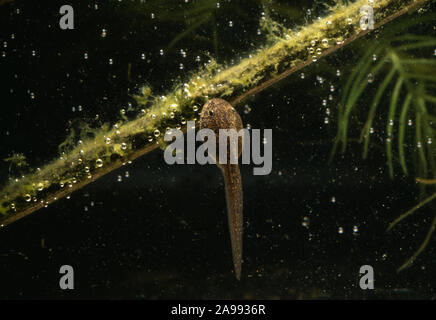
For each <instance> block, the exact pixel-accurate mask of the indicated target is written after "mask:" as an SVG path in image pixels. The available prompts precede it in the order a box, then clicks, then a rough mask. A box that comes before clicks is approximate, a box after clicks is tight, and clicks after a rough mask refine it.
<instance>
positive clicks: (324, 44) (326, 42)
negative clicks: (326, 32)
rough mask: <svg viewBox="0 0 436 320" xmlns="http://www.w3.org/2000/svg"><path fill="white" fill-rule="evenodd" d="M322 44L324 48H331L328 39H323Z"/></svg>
mask: <svg viewBox="0 0 436 320" xmlns="http://www.w3.org/2000/svg"><path fill="white" fill-rule="evenodd" d="M321 43H322V45H323V46H324V47H328V46H329V41H328V39H326V38H324V39H322V41H321Z"/></svg>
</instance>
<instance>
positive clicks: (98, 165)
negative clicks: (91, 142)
mask: <svg viewBox="0 0 436 320" xmlns="http://www.w3.org/2000/svg"><path fill="white" fill-rule="evenodd" d="M95 165H96V166H97V168H101V167H103V160H101V159H97V160H96V161H95Z"/></svg>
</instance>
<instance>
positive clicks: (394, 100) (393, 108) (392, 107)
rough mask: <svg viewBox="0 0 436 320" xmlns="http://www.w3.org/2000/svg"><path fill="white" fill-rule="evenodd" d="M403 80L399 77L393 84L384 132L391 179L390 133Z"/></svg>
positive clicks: (392, 174)
mask: <svg viewBox="0 0 436 320" xmlns="http://www.w3.org/2000/svg"><path fill="white" fill-rule="evenodd" d="M403 82H404V79H403V78H402V77H399V78H398V80H397V83H396V84H395V89H394V92H393V94H392V99H391V104H390V107H389V115H388V119H389V121H388V122H387V124H386V132H387V138H386V154H387V158H388V166H389V176H390V177H391V178H393V177H394V167H393V164H392V140H391V137H392V135H393V134H392V131H393V127H394V117H395V113H396V109H397V103H398V96H399V94H400V90H401V87H402V85H403Z"/></svg>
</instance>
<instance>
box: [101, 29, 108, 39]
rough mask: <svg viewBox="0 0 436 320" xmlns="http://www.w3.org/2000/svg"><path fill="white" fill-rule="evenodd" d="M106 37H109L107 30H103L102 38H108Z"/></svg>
mask: <svg viewBox="0 0 436 320" xmlns="http://www.w3.org/2000/svg"><path fill="white" fill-rule="evenodd" d="M106 35H107V31H106V29H101V37H102V38H106Z"/></svg>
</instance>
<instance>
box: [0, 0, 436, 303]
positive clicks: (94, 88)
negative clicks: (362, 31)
mask: <svg viewBox="0 0 436 320" xmlns="http://www.w3.org/2000/svg"><path fill="white" fill-rule="evenodd" d="M171 3H172V4H171ZM205 3H210V1H196V2H193V1H189V2H188V3H183V2H182V1H174V2H171V1H162V0H159V1H128V0H124V1H104V2H103V1H71V2H70V4H71V5H73V7H74V9H75V30H69V31H63V30H61V29H60V28H59V26H58V21H59V17H60V15H59V13H58V12H59V8H60V6H61V5H63V4H64V3H63V2H62V1H44V2H40V1H18V0H17V1H12V2H10V3H7V4H3V5H1V6H0V79H1V80H0V81H1V86H0V93H1V95H0V104H1V108H0V141H1V143H0V158H2V159H3V158H7V157H9V156H10V155H11V154H12V152H17V153H18V152H21V153H24V154H25V155H26V156H27V159H28V162H29V163H30V165H31V166H32V167H38V166H42V165H43V164H44V163H46V162H47V161H49V160H51V159H52V158H54V157H56V156H57V154H58V153H57V152H58V151H57V146H58V145H59V144H60V143H61V142H62V141H63V140H64V139H65V137H66V136H67V135H68V134H69V132H70V131H69V130H70V129H71V128H77V127H78V126H80V121H84V122H87V123H91V124H92V125H94V126H98V125H101V124H102V123H104V122H107V121H112V122H113V121H115V120H117V119H119V118H120V109H123V108H124V109H126V110H127V109H128V108H129V105H128V104H129V102H130V103H132V106H133V108H134V107H135V105H134V104H133V99H132V98H131V94H132V93H135V92H137V90H138V89H139V88H140V86H141V85H142V84H145V83H147V84H149V85H150V86H151V87H152V89H153V93H154V94H157V95H162V94H165V92H166V91H168V90H170V88H171V87H172V86H173V85H174V84H175V83H178V82H180V81H183V79H187V77H188V76H189V72H190V71H195V70H196V69H197V68H198V67H200V66H202V65H203V63H205V62H206V61H207V60H208V59H209V58H208V55H207V53H208V54H210V55H211V56H213V57H215V58H217V60H218V61H219V62H222V63H229V62H230V61H231V59H235V61H237V59H238V58H240V57H244V56H245V55H246V54H247V53H248V52H250V51H253V50H254V49H255V48H257V47H259V46H260V45H261V44H263V43H264V35H263V34H261V35H258V34H257V29H258V21H259V18H260V15H261V12H262V7H261V6H260V5H259V2H253V4H252V5H250V6H249V5H247V4H246V3H245V4H244V3H243V2H238V1H220V7H219V8H216V2H213V3H212V6H211V8H212V9H207V10H206V12H208V13H209V14H210V16H208V20H207V22H206V23H204V24H203V25H202V26H200V27H199V28H198V29H196V30H195V31H194V32H193V33H191V34H189V35H188V36H186V37H184V38H182V39H181V40H180V41H179V42H177V43H176V44H175V45H174V46H173V47H172V48H168V45H169V44H170V43H171V41H172V40H173V39H174V38H175V37H176V36H177V35H178V34H179V33H180V32H181V31H183V30H186V29H187V26H186V23H191V24H192V23H194V22H195V21H196V20H198V19H199V18H198V17H197V16H192V12H191V11H190V10H191V9H193V8H194V9H195V8H196V7H197V8H199V6H200V5H204V4H205ZM281 3H283V1H282V2H281ZM96 5H97V7H96ZM208 8H209V7H208ZM292 8H294V9H295V10H294V12H293V14H292V15H291V16H284V15H280V14H278V13H277V14H276V16H275V17H276V18H277V19H281V21H282V22H284V23H285V24H287V25H288V26H289V27H292V26H294V25H300V24H301V23H305V22H306V21H310V20H311V19H313V18H314V17H316V15H317V14H322V13H323V6H322V5H320V3H319V2H312V1H296V2H295V4H294V5H292ZM308 9H312V11H311V14H308V12H307V10H308ZM430 9H432V7H431V8H430ZM433 9H434V8H433ZM208 10H209V11H208ZM151 13H153V14H154V18H152V15H151ZM192 17H194V19H192ZM412 18H413V15H411V16H410V17H405V18H402V19H412ZM230 21H232V23H231V24H232V26H230ZM386 28H389V25H388V26H386ZM102 29H105V30H106V36H105V37H102ZM422 30H431V24H428V25H424V26H420V27H417V29H416V30H412V31H416V32H422ZM214 34H216V39H217V42H215V43H214V41H213V37H214V36H213V35H214ZM433 34H434V27H433ZM374 39H376V36H375V35H372V36H370V37H367V38H366V39H364V40H360V43H357V44H355V45H352V46H350V48H347V49H344V50H340V51H339V52H337V53H334V54H332V55H331V56H330V57H328V58H327V59H324V60H322V61H320V62H319V63H316V64H314V65H313V66H310V67H308V68H306V69H304V70H303V73H304V79H302V78H301V73H298V74H294V75H293V76H292V77H290V78H289V79H287V80H284V81H283V82H281V83H280V84H278V85H276V86H275V87H274V88H271V89H268V90H266V91H264V92H262V93H260V94H258V95H257V96H256V97H254V98H253V99H251V100H250V101H248V102H247V105H248V106H249V108H251V111H250V112H247V111H248V110H249V109H248V108H246V107H244V104H243V105H242V106H240V107H239V110H240V112H241V116H242V119H243V121H244V123H245V124H247V123H249V124H250V125H251V127H252V128H260V129H263V128H272V129H273V171H272V173H271V174H270V175H268V176H253V175H252V166H242V179H243V184H244V215H245V234H244V264H243V275H242V279H241V281H240V282H237V281H236V280H235V278H234V275H233V273H232V266H233V265H232V261H231V250H230V241H229V235H228V230H227V217H226V212H225V199H224V188H223V179H222V177H221V175H220V172H219V170H218V169H217V168H215V167H213V166H200V165H184V166H168V165H166V164H165V162H164V161H163V154H162V152H161V151H155V152H153V153H151V154H148V155H146V156H145V157H143V158H141V159H138V160H137V161H135V162H134V163H132V164H131V165H128V166H125V167H122V168H120V169H119V170H116V171H115V172H112V173H110V174H108V175H107V176H105V177H103V178H101V179H99V180H98V181H96V182H94V183H93V184H91V185H89V186H87V187H85V188H83V189H82V190H79V191H77V192H76V193H74V194H73V195H72V196H71V199H63V200H61V201H58V202H57V203H55V204H52V205H50V206H49V207H48V208H45V209H43V210H40V211H39V212H37V213H34V214H32V215H31V216H29V217H27V218H25V219H22V220H21V221H18V222H16V223H14V224H12V225H10V226H8V227H7V228H4V229H2V230H0V298H2V299H9V298H147V299H149V298H266V299H270V298H281V299H295V298H306V299H309V298H328V299H329V298H339V299H345V298H346V299H367V298H380V299H395V298H402V299H433V298H435V296H436V294H435V288H436V280H435V277H434V275H435V272H436V262H435V257H436V242H435V239H432V240H431V241H430V243H429V246H428V248H427V249H426V250H425V252H424V253H423V254H422V255H421V256H420V257H419V259H418V260H417V261H416V262H415V264H414V265H413V266H412V267H410V268H408V269H406V270H405V271H403V272H401V273H397V272H396V269H397V268H398V267H399V266H400V265H401V264H402V263H403V262H404V261H405V260H407V258H409V257H410V256H411V255H412V254H413V252H414V250H415V249H416V248H417V247H418V246H419V245H420V243H421V242H422V240H423V239H424V236H425V233H426V232H427V229H428V227H429V223H430V221H431V218H432V217H433V214H434V206H432V205H430V206H428V207H426V208H423V209H421V210H420V211H418V212H417V213H415V214H414V215H413V216H412V217H410V218H408V219H407V220H405V221H404V222H403V223H401V225H399V226H398V227H397V228H396V229H395V230H394V231H393V232H391V233H386V231H385V230H386V227H387V225H388V224H389V223H390V222H391V221H392V220H393V219H395V218H396V217H397V216H398V215H399V214H401V213H403V212H405V211H406V210H407V209H409V208H411V207H413V206H414V205H415V204H416V203H417V201H418V190H417V187H416V184H415V182H414V181H413V178H412V177H404V176H403V175H401V174H397V175H396V176H395V179H394V180H390V179H389V177H388V173H387V167H386V165H385V161H386V159H385V154H384V152H383V150H384V149H383V148H384V146H383V138H382V137H378V138H377V136H375V138H374V141H376V144H374V146H373V148H372V149H371V152H370V156H369V158H368V159H367V160H362V159H361V146H360V145H358V144H357V143H356V144H350V147H349V148H348V150H347V152H346V153H345V154H344V156H340V155H339V156H337V157H336V159H335V161H334V162H333V163H332V164H330V165H329V164H328V163H327V160H328V156H329V153H330V150H331V147H332V139H333V137H334V134H335V130H336V122H335V118H334V114H335V113H334V110H335V107H336V105H337V101H338V99H339V97H340V93H341V87H342V86H343V84H344V82H345V80H346V77H347V75H348V74H349V72H350V71H351V70H352V68H353V66H354V65H355V64H356V61H358V58H359V57H360V56H361V55H362V54H363V51H362V50H361V49H362V48H364V47H365V46H366V45H367V43H365V41H367V42H369V41H374ZM5 43H6V45H5ZM160 49H163V50H164V55H161V54H160ZM33 50H35V53H34V54H33V53H32V51H33ZM180 50H183V52H185V55H186V57H184V55H183V52H181V51H180ZM85 53H87V54H88V59H85V58H84V55H85ZM142 54H144V55H145V56H144V57H145V58H142ZM429 54H432V51H430V53H429ZM197 56H199V57H200V61H197V60H198V59H197ZM109 59H113V60H112V61H113V63H112V64H110V63H109ZM129 64H131V72H130V77H129V76H128V71H127V70H128V65H129ZM180 64H183V69H180ZM337 70H340V73H341V75H340V76H337V75H336V72H337ZM321 78H322V79H323V80H320V79H321ZM332 85H333V86H334V88H335V90H334V92H332V91H331V90H330V87H331V86H332ZM32 93H33V95H34V96H33V98H32ZM330 94H331V95H332V100H329V95H330ZM324 99H325V100H327V107H329V108H330V109H331V110H332V115H331V116H330V117H329V123H328V124H326V123H324V122H325V117H326V114H325V109H326V107H325V106H323V105H322V100H324ZM79 105H80V106H82V109H81V111H79V108H78V106H79ZM73 108H74V109H73ZM134 114H135V112H134V111H128V112H127V115H129V116H132V115H134ZM96 115H98V117H97V116H96ZM396 169H397V172H400V171H399V170H398V168H396ZM127 172H128V173H127ZM12 174H18V172H17V171H16V170H15V169H12ZM9 175H10V172H9V167H8V164H7V163H6V162H4V163H3V164H1V166H0V181H2V182H3V183H6V181H7V179H8V177H9ZM120 177H121V180H122V181H121V182H119V181H118V180H119V179H120ZM307 221H308V225H307V226H304V224H305V222H307ZM341 228H342V229H343V232H342V233H341V232H340V231H339V230H340V229H341ZM65 264H69V265H71V266H73V268H74V270H75V289H74V290H72V291H62V290H60V289H59V284H58V282H59V278H60V274H59V268H60V266H61V265H65ZM365 264H369V265H371V266H373V267H374V270H375V288H376V289H375V290H372V291H369V290H367V291H363V290H361V289H360V287H359V268H360V266H362V265H365Z"/></svg>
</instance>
